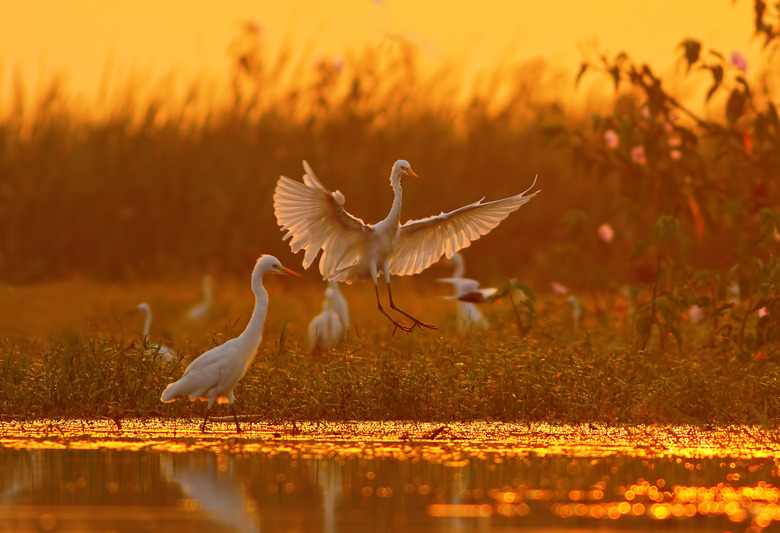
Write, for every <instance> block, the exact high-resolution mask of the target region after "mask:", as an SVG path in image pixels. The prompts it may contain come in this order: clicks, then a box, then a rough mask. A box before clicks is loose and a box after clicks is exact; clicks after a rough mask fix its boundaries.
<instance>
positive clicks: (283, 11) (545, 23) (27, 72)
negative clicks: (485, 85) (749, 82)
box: [0, 0, 760, 100]
mask: <svg viewBox="0 0 780 533" xmlns="http://www.w3.org/2000/svg"><path fill="white" fill-rule="evenodd" d="M752 6H753V2H752V0H737V1H735V2H732V0H588V1H582V0H548V1H539V0H534V1H528V0H514V1H513V0H482V1H477V2H475V1H453V0H450V1H438V0H384V1H372V0H254V1H252V0H220V1H218V2H216V1H206V0H25V1H22V2H6V3H5V5H4V6H3V10H2V11H3V13H2V17H0V98H2V99H6V98H7V94H8V90H9V87H10V80H11V78H12V77H13V76H14V75H15V73H19V74H21V76H22V79H23V80H24V81H25V84H26V85H27V88H28V90H30V91H32V92H33V93H35V92H36V91H37V85H36V84H38V83H39V81H40V80H41V79H43V80H47V79H50V77H51V75H52V74H54V73H57V74H61V75H63V77H64V79H65V80H66V82H67V87H68V88H69V89H70V90H71V91H73V92H76V93H79V94H81V95H83V96H84V97H86V98H87V100H89V99H91V98H95V96H96V95H97V93H98V91H99V87H100V84H101V80H104V79H105V77H106V75H108V78H109V79H110V80H111V82H110V83H111V84H114V85H116V84H121V82H122V81H123V80H127V79H128V78H129V77H136V78H138V79H144V80H155V79H159V78H162V77H164V76H171V75H172V76H174V77H179V78H181V79H183V80H190V79H192V78H193V77H203V78H205V79H212V80H213V79H219V77H224V76H225V75H226V73H227V67H228V61H227V55H226V50H227V46H228V43H229V42H230V40H231V38H233V37H234V36H235V35H236V34H237V32H238V24H239V23H240V22H241V21H246V20H254V21H256V22H257V23H258V24H259V25H260V26H261V27H262V29H263V38H264V42H265V44H266V46H267V47H268V48H269V49H270V50H275V49H278V48H279V47H280V45H281V43H282V42H284V41H287V42H289V43H290V45H291V46H292V47H293V49H294V50H296V51H299V52H300V51H302V50H304V49H305V48H306V47H308V48H309V53H308V56H309V57H310V58H311V59H312V60H315V59H317V58H319V57H329V58H338V57H340V56H342V55H343V54H344V53H345V52H346V51H348V50H350V49H360V48H361V47H362V46H364V45H365V44H366V43H377V42H379V41H381V40H382V39H384V38H386V37H387V35H391V36H397V37H402V38H405V39H408V40H410V41H412V42H414V43H415V44H417V45H418V46H419V47H420V49H421V50H422V53H423V56H424V57H425V61H426V62H427V63H428V64H430V65H432V66H437V65H443V64H447V65H457V66H458V67H459V68H462V70H463V72H464V75H465V76H467V77H468V76H472V75H474V74H475V73H478V72H480V71H489V70H490V69H492V68H493V67H495V66H496V65H498V64H505V63H506V61H508V60H510V61H514V60H524V59H530V58H546V59H549V60H550V61H551V62H553V63H557V64H560V65H561V66H563V67H565V68H566V69H567V71H571V72H572V73H574V72H576V70H577V66H578V64H579V62H580V60H581V55H580V52H579V47H580V46H581V45H582V44H584V43H594V42H595V43H598V47H599V49H600V50H603V51H606V52H608V53H610V54H614V53H617V52H618V51H621V50H625V51H627V52H628V53H629V54H630V55H631V56H632V57H633V58H635V59H636V60H638V61H646V62H648V63H650V64H651V66H653V67H654V68H655V69H656V70H657V71H660V72H663V71H664V70H665V69H668V68H671V66H672V65H673V64H674V62H675V60H676V58H677V57H678V56H679V52H678V51H677V50H675V47H676V45H677V44H678V43H679V42H680V41H681V40H682V39H683V38H686V37H692V38H697V39H701V40H702V41H703V42H704V43H705V45H706V46H708V47H711V48H715V49H719V50H720V51H722V52H724V53H725V54H729V53H730V52H731V51H733V50H739V51H741V52H743V53H744V54H745V55H746V56H747V57H748V59H749V60H750V61H755V60H756V58H757V57H758V53H759V50H760V43H759V42H758V41H757V40H756V39H751V35H752Z"/></svg>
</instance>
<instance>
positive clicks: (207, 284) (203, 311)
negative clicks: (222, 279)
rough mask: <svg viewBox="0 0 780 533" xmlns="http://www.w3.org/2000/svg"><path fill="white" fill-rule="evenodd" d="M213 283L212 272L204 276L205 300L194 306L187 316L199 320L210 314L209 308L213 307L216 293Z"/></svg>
mask: <svg viewBox="0 0 780 533" xmlns="http://www.w3.org/2000/svg"><path fill="white" fill-rule="evenodd" d="M211 283H212V281H211V275H210V274H206V275H205V276H203V300H201V301H200V302H199V303H197V304H195V305H194V306H192V307H191V308H190V310H189V311H188V312H187V318H189V319H190V320H197V319H199V318H203V317H204V316H206V315H207V314H208V312H209V309H210V308H211V303H212V301H213V299H214V294H213V293H212V290H211Z"/></svg>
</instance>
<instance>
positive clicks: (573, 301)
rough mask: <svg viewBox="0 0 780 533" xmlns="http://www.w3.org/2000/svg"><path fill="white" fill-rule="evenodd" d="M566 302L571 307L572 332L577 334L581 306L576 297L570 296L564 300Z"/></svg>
mask: <svg viewBox="0 0 780 533" xmlns="http://www.w3.org/2000/svg"><path fill="white" fill-rule="evenodd" d="M566 301H567V302H568V303H569V305H570V306H571V322H572V327H573V329H574V332H575V333H577V332H579V330H580V319H581V318H582V306H581V305H580V301H579V300H578V299H577V297H576V296H574V295H571V296H569V297H568V298H566Z"/></svg>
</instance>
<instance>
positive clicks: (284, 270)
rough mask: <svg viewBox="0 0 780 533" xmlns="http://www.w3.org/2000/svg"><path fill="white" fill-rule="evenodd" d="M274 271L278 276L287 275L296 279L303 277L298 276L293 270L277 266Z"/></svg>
mask: <svg viewBox="0 0 780 533" xmlns="http://www.w3.org/2000/svg"><path fill="white" fill-rule="evenodd" d="M276 270H277V272H279V274H287V275H288V276H293V277H296V278H302V277H303V276H301V275H300V274H298V273H297V272H296V271H295V270H290V269H289V268H287V267H283V266H278V267H276Z"/></svg>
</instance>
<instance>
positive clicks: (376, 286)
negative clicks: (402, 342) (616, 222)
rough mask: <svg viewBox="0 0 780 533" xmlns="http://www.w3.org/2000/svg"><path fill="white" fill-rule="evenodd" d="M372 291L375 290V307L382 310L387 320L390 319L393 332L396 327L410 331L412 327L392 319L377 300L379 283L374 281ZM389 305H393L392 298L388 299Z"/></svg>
mask: <svg viewBox="0 0 780 533" xmlns="http://www.w3.org/2000/svg"><path fill="white" fill-rule="evenodd" d="M374 292H376V305H377V307H378V308H379V310H380V311H381V312H382V314H383V315H385V316H386V317H387V318H388V320H390V322H392V323H393V326H395V327H394V328H393V333H395V330H396V329H400V330H401V331H406V332H409V331H412V328H410V327H409V326H404V325H403V324H401V323H400V322H398V321H397V320H396V319H394V318H393V317H391V316H390V315H388V314H387V311H385V308H384V307H382V302H380V301H379V285H378V284H376V283H374ZM390 305H391V306H392V305H393V300H392V298H391V299H390ZM412 327H414V326H412Z"/></svg>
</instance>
